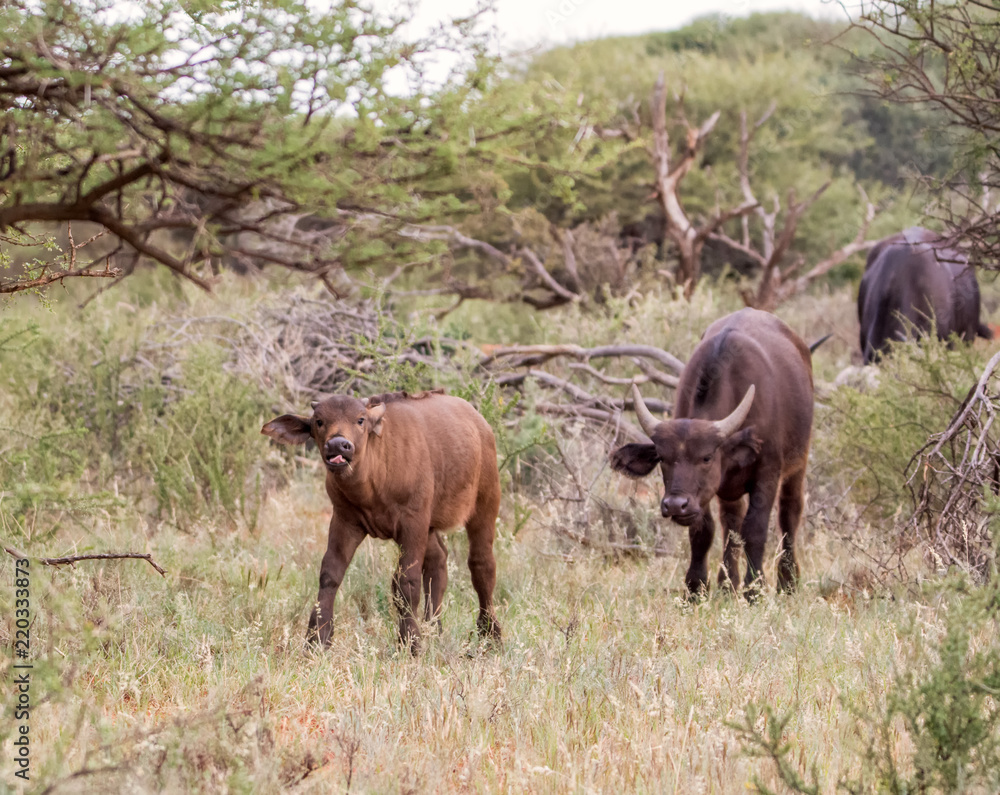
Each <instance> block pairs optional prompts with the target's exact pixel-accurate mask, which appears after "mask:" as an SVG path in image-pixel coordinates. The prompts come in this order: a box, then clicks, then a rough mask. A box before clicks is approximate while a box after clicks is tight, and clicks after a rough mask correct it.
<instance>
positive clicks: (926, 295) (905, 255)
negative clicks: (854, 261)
mask: <svg viewBox="0 0 1000 795" xmlns="http://www.w3.org/2000/svg"><path fill="white" fill-rule="evenodd" d="M979 313H980V302H979V284H978V282H977V281H976V274H975V272H974V271H973V268H972V266H971V265H970V264H969V261H968V258H967V257H966V256H965V255H964V254H962V253H961V252H959V251H956V250H955V249H954V248H951V247H950V246H948V245H947V243H946V242H945V241H944V240H943V239H942V238H941V237H940V235H938V234H936V233H935V232H931V231H930V230H928V229H923V228H921V227H912V228H910V229H907V230H906V231H904V232H900V233H899V234H896V235H892V236H891V237H887V238H885V239H884V240H881V241H879V242H878V243H877V244H876V245H875V247H874V248H872V249H871V251H869V252H868V259H867V262H866V264H865V273H864V276H863V277H862V278H861V287H860V288H859V290H858V320H859V321H860V323H861V340H860V342H861V355H862V356H863V358H864V363H865V364H871V363H872V362H874V361H876V360H877V359H878V358H879V356H880V355H881V354H882V353H885V351H886V350H887V349H888V347H889V343H890V341H894V340H905V339H907V338H908V337H910V336H917V337H919V336H922V335H923V334H927V333H928V332H929V331H930V330H931V328H932V326H933V327H936V329H937V337H938V339H941V340H946V339H948V338H949V337H950V336H951V335H952V334H956V335H958V336H959V337H961V338H962V339H963V340H965V341H966V342H972V341H973V340H974V339H975V338H976V336H977V335H978V336H980V337H985V338H986V339H992V338H993V332H992V331H991V330H990V328H989V326H987V325H985V324H983V323H980V320H979Z"/></svg>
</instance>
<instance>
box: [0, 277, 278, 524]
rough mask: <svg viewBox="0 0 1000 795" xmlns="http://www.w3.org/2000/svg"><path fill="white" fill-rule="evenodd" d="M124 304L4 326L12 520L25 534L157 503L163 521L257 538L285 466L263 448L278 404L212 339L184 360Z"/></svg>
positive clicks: (2, 365) (6, 499)
mask: <svg viewBox="0 0 1000 795" xmlns="http://www.w3.org/2000/svg"><path fill="white" fill-rule="evenodd" d="M139 281H141V280H139ZM137 284H138V283H137ZM122 306H123V305H122V304H119V305H118V306H115V305H114V304H113V303H112V305H111V306H110V307H108V306H107V305H106V302H95V303H94V304H92V305H91V306H90V307H89V308H88V309H87V310H86V311H84V312H83V313H81V314H78V315H69V316H64V317H61V318H60V319H59V320H58V321H56V320H55V319H54V318H52V317H44V318H41V320H42V321H43V322H36V323H33V324H31V325H24V326H19V325H18V324H17V321H16V320H14V319H13V318H12V316H11V315H6V316H0V339H2V340H3V342H0V372H2V373H3V379H2V389H0V406H3V407H4V409H5V411H4V412H3V414H4V422H3V425H4V426H8V425H9V427H5V428H4V437H5V442H4V443H3V444H2V445H0V482H2V483H3V499H2V500H0V513H2V514H3V517H4V520H5V521H6V522H8V523H9V524H11V525H12V527H20V528H22V529H23V528H26V527H28V526H34V525H36V524H37V518H38V516H39V515H40V514H44V515H45V516H46V518H47V521H49V522H51V523H52V526H53V527H57V526H58V523H59V522H60V521H62V520H65V518H66V517H79V516H81V515H84V514H86V513H89V512H94V511H103V512H107V511H109V510H117V509H119V508H121V507H122V506H123V505H124V504H125V500H126V498H130V499H132V500H135V501H137V502H138V503H139V504H142V505H146V500H147V495H149V496H151V497H153V498H155V508H154V507H153V506H150V505H146V507H148V508H149V509H150V511H151V513H152V514H153V515H154V516H155V517H159V518H161V519H162V518H166V519H170V520H171V521H173V522H175V523H178V524H182V525H185V526H186V525H189V524H190V523H191V522H192V521H194V520H195V519H198V518H202V517H205V516H206V515H208V514H210V513H213V512H215V511H221V512H222V513H223V514H224V515H225V516H226V517H228V520H229V521H230V522H235V521H237V520H240V521H242V522H245V523H247V524H249V525H251V526H252V525H253V523H254V522H255V512H256V509H257V505H258V503H259V499H260V488H259V487H260V484H261V482H262V478H263V479H264V481H266V482H270V478H271V476H272V475H273V472H272V469H273V467H274V465H275V462H272V461H270V460H268V461H261V460H260V459H261V456H260V449H259V444H258V440H259V430H260V426H261V424H262V423H263V421H264V419H265V418H266V417H265V415H266V414H267V413H268V412H269V411H270V404H271V403H272V402H273V400H274V394H273V392H272V391H271V390H269V389H266V388H261V386H260V385H258V384H256V383H254V382H253V381H252V380H248V379H247V378H246V377H245V376H243V375H239V374H236V373H233V372H231V371H230V366H229V362H228V356H229V351H228V350H227V348H225V347H224V346H220V345H219V344H218V341H217V340H216V339H214V338H213V336H212V335H211V334H209V335H207V336H206V338H205V339H206V340H211V341H210V342H208V341H206V342H204V343H203V344H193V345H191V346H189V349H188V350H186V351H184V352H183V354H182V355H181V356H180V357H179V358H175V357H176V353H177V350H176V344H171V343H170V342H169V338H168V337H167V338H165V336H164V335H163V333H162V329H158V328H157V326H156V324H155V322H152V321H153V319H154V318H155V317H156V313H155V312H153V313H151V317H150V318H148V319H147V321H145V322H124V323H123V322H119V320H118V319H117V318H115V317H114V315H116V314H121V313H122V311H123V310H122ZM124 306H127V305H124ZM8 327H9V328H10V329H11V330H10V331H7V330H6V329H7V328H8ZM22 340H24V342H21V344H18V343H19V342H20V341H22ZM8 417H9V420H8V419H7V418H8ZM265 476H266V477H265Z"/></svg>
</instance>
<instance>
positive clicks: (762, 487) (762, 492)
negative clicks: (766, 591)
mask: <svg viewBox="0 0 1000 795" xmlns="http://www.w3.org/2000/svg"><path fill="white" fill-rule="evenodd" d="M777 490H778V476H777V473H774V474H773V475H771V476H770V477H768V476H767V475H764V476H762V477H760V478H759V479H758V480H757V484H756V486H754V488H753V490H752V491H751V492H750V505H749V507H748V508H747V513H746V517H745V518H744V519H743V527H741V528H740V535H741V536H743V548H744V549H745V550H746V554H747V572H746V576H745V577H744V578H743V587H744V588H745V592H746V597H747V599H749V600H751V601H753V599H755V598H756V597H757V595H758V594H759V593H760V591H761V590H763V588H764V546H765V545H766V544H767V526H768V524H769V523H770V521H771V508H773V507H774V498H775V495H776V493H777Z"/></svg>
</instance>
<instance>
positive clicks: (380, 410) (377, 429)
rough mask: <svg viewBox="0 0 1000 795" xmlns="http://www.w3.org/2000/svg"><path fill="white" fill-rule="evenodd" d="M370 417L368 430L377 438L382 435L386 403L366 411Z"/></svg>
mask: <svg viewBox="0 0 1000 795" xmlns="http://www.w3.org/2000/svg"><path fill="white" fill-rule="evenodd" d="M366 413H367V415H368V430H369V431H371V432H372V433H374V434H375V435H376V436H381V435H382V428H383V422H382V420H383V418H384V417H385V403H379V404H378V405H377V406H373V407H372V408H370V409H367V410H366Z"/></svg>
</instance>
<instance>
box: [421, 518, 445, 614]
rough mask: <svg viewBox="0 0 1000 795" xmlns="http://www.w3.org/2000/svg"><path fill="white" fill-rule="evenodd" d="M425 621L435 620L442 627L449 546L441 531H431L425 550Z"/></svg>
mask: <svg viewBox="0 0 1000 795" xmlns="http://www.w3.org/2000/svg"><path fill="white" fill-rule="evenodd" d="M423 575H424V621H434V622H436V623H437V625H438V631H440V629H441V601H442V600H443V599H444V589H445V588H447V587H448V548H447V547H446V546H445V545H444V539H443V538H441V535H440V533H436V532H433V531H432V532H431V534H430V537H429V538H428V539H427V549H426V550H425V551H424V570H423Z"/></svg>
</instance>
